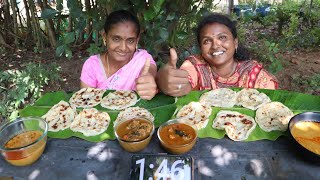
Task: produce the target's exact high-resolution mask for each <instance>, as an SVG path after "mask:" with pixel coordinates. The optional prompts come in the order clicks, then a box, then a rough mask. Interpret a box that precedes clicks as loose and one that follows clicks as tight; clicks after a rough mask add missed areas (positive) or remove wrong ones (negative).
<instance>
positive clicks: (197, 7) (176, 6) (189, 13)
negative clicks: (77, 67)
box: [47, 0, 212, 61]
mask: <svg viewBox="0 0 320 180" xmlns="http://www.w3.org/2000/svg"><path fill="white" fill-rule="evenodd" d="M61 3H62V1H59V2H58V1H57V6H59V7H60V6H61ZM211 6H212V0H207V1H202V0H177V1H166V0H158V1H149V3H146V1H140V0H126V1H117V0H97V8H96V9H95V10H94V11H89V12H87V11H83V9H82V8H83V7H82V5H81V4H79V2H78V1H77V0H69V1H68V8H69V11H70V16H71V18H72V19H73V22H72V23H73V27H74V29H73V31H72V32H68V33H64V34H62V35H61V36H60V37H59V39H58V45H57V48H56V55H57V56H63V55H65V56H67V57H69V58H71V56H72V51H71V49H72V48H71V47H72V46H73V45H75V43H77V40H78V39H80V38H82V36H83V37H89V35H90V36H91V34H89V33H90V32H87V31H84V30H86V25H87V24H88V22H89V21H91V23H92V28H93V32H99V31H101V30H102V29H103V24H104V20H105V18H106V16H107V14H109V13H110V12H112V11H114V10H118V9H127V10H129V11H131V12H132V13H133V14H135V15H136V16H137V17H138V19H139V21H140V24H141V28H142V31H141V38H140V42H139V46H140V47H141V48H144V49H147V50H148V51H149V52H150V53H151V54H152V55H153V56H154V58H155V59H159V60H161V61H165V59H164V56H163V53H166V52H168V47H176V48H178V49H177V50H178V53H179V54H180V58H183V57H185V55H187V54H190V53H191V51H193V50H194V49H196V48H195V46H196V44H195V43H194V42H195V39H194V34H193V30H194V27H195V26H196V24H197V22H198V20H199V18H201V17H202V16H203V15H204V14H205V13H207V12H208V11H209V10H210V7H211ZM57 10H58V11H61V10H62V9H61V7H60V8H57ZM53 13H54V12H53V11H50V13H49V11H48V13H47V14H53ZM63 28H67V26H66V25H64V27H63ZM61 31H62V32H63V30H61ZM81 32H85V34H82V33H81ZM71 33H73V34H72V37H73V38H71ZM67 38H69V40H65V39H67ZM99 41H100V40H99ZM92 43H93V42H92ZM101 45H102V44H100V43H98V44H97V43H95V44H91V45H90V47H89V48H88V49H87V51H88V52H89V53H90V54H92V53H95V52H99V50H100V46H101Z"/></svg>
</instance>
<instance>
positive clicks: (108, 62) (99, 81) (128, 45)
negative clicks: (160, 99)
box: [80, 10, 157, 100]
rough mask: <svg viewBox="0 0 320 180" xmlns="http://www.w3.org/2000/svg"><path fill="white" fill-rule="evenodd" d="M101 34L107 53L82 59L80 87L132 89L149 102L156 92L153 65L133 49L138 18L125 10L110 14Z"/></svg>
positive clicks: (138, 27)
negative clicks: (83, 60)
mask: <svg viewBox="0 0 320 180" xmlns="http://www.w3.org/2000/svg"><path fill="white" fill-rule="evenodd" d="M104 31H105V33H104V34H103V40H104V42H105V45H106V46H107V52H105V53H102V54H98V55H93V56H91V57H89V59H88V60H86V62H85V63H84V65H83V67H82V72H81V77H80V80H81V83H80V86H81V88H84V87H94V88H99V89H113V90H135V91H136V92H137V93H138V94H139V96H140V97H141V98H143V99H148V100H149V99H152V98H153V97H154V96H155V94H156V92H157V85H156V83H155V76H156V73H157V66H156V63H155V62H154V60H153V58H152V56H151V55H150V54H149V53H148V52H147V51H146V50H143V49H137V45H138V42H139V38H140V24H139V21H138V19H137V18H136V17H135V16H133V15H132V14H131V13H130V12H128V11H125V10H119V11H114V12H112V13H111V14H109V16H108V17H107V19H106V22H105V25H104Z"/></svg>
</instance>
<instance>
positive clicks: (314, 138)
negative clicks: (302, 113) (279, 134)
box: [291, 121, 320, 155]
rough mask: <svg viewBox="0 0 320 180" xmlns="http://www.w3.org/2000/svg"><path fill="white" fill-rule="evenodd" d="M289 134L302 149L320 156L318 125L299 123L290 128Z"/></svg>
mask: <svg viewBox="0 0 320 180" xmlns="http://www.w3.org/2000/svg"><path fill="white" fill-rule="evenodd" d="M291 134H292V136H293V137H294V138H295V139H296V141H298V142H299V144H301V145H302V146H303V147H305V148H306V149H308V150H309V151H312V152H314V153H316V154H318V155H320V123H319V122H313V121H300V122H297V123H296V124H294V126H293V127H292V128H291Z"/></svg>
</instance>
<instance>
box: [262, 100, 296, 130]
mask: <svg viewBox="0 0 320 180" xmlns="http://www.w3.org/2000/svg"><path fill="white" fill-rule="evenodd" d="M293 115H294V114H293V112H292V111H291V110H290V109H289V108H288V107H287V106H285V105H283V104H282V103H280V102H270V103H267V104H264V105H262V106H261V107H260V108H259V109H258V110H257V111H256V121H257V123H258V125H259V127H260V128H261V129H263V130H264V131H267V132H270V131H273V130H279V131H286V130H287V129H288V123H289V121H290V118H291V117H292V116H293Z"/></svg>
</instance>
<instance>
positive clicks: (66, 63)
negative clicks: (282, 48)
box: [0, 48, 320, 95]
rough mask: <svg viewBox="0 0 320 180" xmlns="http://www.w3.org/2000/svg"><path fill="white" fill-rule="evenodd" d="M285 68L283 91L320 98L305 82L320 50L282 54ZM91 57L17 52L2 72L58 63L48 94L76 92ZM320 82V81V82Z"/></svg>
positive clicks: (318, 66)
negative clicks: (84, 65)
mask: <svg viewBox="0 0 320 180" xmlns="http://www.w3.org/2000/svg"><path fill="white" fill-rule="evenodd" d="M282 55H283V57H284V59H283V62H282V64H283V69H282V70H281V71H280V72H278V73H277V74H275V76H276V77H277V78H278V80H279V82H280V88H281V89H286V90H290V91H296V92H303V93H309V94H315V95H320V89H319V86H318V87H316V88H313V89H310V88H309V87H308V84H307V83H305V81H307V80H308V79H310V78H312V77H314V76H315V75H316V74H319V71H320V48H318V49H313V50H312V51H307V50H303V49H301V50H295V51H290V52H286V53H283V54H282ZM88 56H89V55H88V54H86V53H84V52H76V53H74V55H73V58H71V59H70V60H69V59H67V58H56V57H55V55H54V50H47V52H45V53H42V54H36V53H34V52H32V51H26V50H19V51H16V52H13V53H10V54H8V53H4V54H1V55H0V58H1V63H0V70H7V69H21V68H23V67H24V66H26V65H27V64H28V63H29V62H38V63H56V64H58V65H59V66H60V67H61V73H60V76H61V81H54V82H53V81H51V82H50V83H49V85H48V86H45V87H44V92H48V91H57V90H64V91H75V90H78V89H79V77H80V74H81V68H82V65H83V62H84V61H85V59H86V58H87V57H88ZM318 83H319V82H318Z"/></svg>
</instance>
